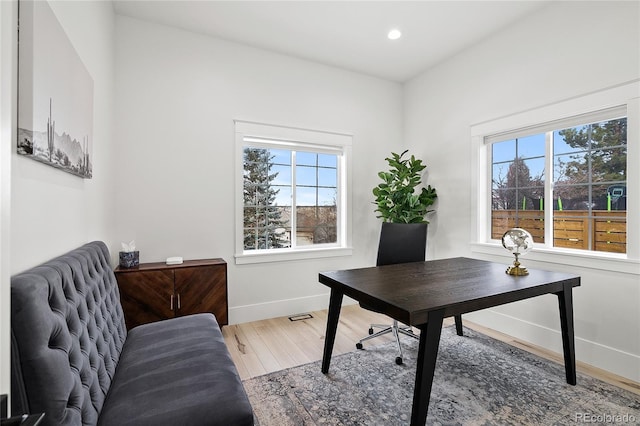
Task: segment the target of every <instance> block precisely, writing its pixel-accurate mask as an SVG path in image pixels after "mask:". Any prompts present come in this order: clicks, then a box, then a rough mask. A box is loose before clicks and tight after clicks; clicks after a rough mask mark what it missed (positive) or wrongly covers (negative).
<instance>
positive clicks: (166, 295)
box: [114, 259, 228, 329]
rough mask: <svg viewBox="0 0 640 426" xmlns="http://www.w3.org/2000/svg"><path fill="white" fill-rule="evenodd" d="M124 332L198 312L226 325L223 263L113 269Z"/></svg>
mask: <svg viewBox="0 0 640 426" xmlns="http://www.w3.org/2000/svg"><path fill="white" fill-rule="evenodd" d="M114 272H115V274H116V279H117V280H118V286H119V288H120V300H121V302H122V309H123V310H124V317H125V321H126V323H127V328H129V329H131V328H133V327H135V326H137V325H140V324H146V323H149V322H154V321H159V320H163V319H167V318H174V317H178V316H182V315H189V314H195V313H202V312H211V313H212V314H214V315H215V316H216V319H217V320H218V324H220V326H223V325H226V324H227V323H228V316H227V263H226V262H225V261H224V260H222V259H204V260H187V261H185V262H184V263H182V264H180V265H166V264H165V263H163V262H158V263H141V264H140V265H139V266H136V267H134V268H126V269H125V268H120V267H117V268H116V269H115V271H114Z"/></svg>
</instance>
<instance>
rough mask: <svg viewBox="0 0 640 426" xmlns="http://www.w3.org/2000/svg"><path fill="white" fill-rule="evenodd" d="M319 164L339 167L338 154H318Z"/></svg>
mask: <svg viewBox="0 0 640 426" xmlns="http://www.w3.org/2000/svg"><path fill="white" fill-rule="evenodd" d="M318 166H320V167H333V168H334V169H337V168H338V156H337V155H335V154H318Z"/></svg>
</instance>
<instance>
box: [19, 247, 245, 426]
mask: <svg viewBox="0 0 640 426" xmlns="http://www.w3.org/2000/svg"><path fill="white" fill-rule="evenodd" d="M109 261H110V257H109V252H108V250H107V247H106V245H105V244H104V243H102V242H92V243H88V244H86V245H84V246H82V247H80V248H78V249H76V250H73V251H71V252H69V253H67V254H65V255H63V256H60V257H58V258H56V259H53V260H51V261H49V262H47V263H45V264H43V265H40V266H37V267H35V268H32V269H30V270H28V271H26V272H24V273H21V274H19V275H16V276H14V277H12V279H11V315H12V316H11V332H12V336H11V337H12V374H11V375H12V392H11V398H12V414H13V415H17V414H19V413H27V412H30V413H39V412H44V413H46V414H45V418H44V422H45V423H44V424H46V425H96V424H97V425H101V426H111V425H113V426H116V425H117V426H123V425H136V426H142V425H154V426H162V425H252V424H253V412H252V409H251V405H250V404H249V400H248V399H247V396H246V394H245V392H244V388H243V387H242V382H241V381H240V379H239V377H238V374H237V371H236V369H235V366H234V364H233V362H232V360H231V358H230V356H229V352H228V350H227V348H226V346H225V342H224V339H223V337H222V333H221V332H220V328H219V326H218V323H217V322H216V319H215V317H214V316H213V315H211V314H197V315H191V316H185V317H179V318H175V319H170V320H166V321H160V322H156V323H152V324H145V325H141V326H138V327H135V328H133V329H132V330H130V331H129V332H128V333H127V330H126V328H125V322H124V316H123V313H122V307H121V305H120V295H119V291H118V286H117V284H116V280H115V276H114V274H113V271H112V270H111V266H110V264H109Z"/></svg>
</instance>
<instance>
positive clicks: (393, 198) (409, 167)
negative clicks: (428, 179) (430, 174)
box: [373, 150, 437, 223]
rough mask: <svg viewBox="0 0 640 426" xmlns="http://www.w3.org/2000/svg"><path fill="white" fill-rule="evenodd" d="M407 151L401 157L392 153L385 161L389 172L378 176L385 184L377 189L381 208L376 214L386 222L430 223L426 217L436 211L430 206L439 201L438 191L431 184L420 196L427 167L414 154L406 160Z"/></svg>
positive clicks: (377, 202) (375, 191)
mask: <svg viewBox="0 0 640 426" xmlns="http://www.w3.org/2000/svg"><path fill="white" fill-rule="evenodd" d="M407 152H408V150H406V151H404V152H403V153H402V154H400V155H398V154H396V153H394V152H392V153H391V157H388V158H385V160H387V163H389V170H388V171H383V172H379V173H378V176H380V179H382V183H380V184H379V185H378V186H376V187H375V188H373V195H375V197H376V200H375V204H376V205H377V206H378V207H377V208H376V209H375V211H376V212H378V213H379V215H378V216H377V217H378V218H382V221H383V222H393V223H425V222H426V223H429V221H428V220H426V219H425V216H426V215H427V213H429V212H431V211H433V210H432V209H429V207H430V206H431V205H432V204H433V203H434V202H435V199H436V198H437V194H436V190H435V188H432V187H431V185H429V186H427V187H426V188H424V187H423V188H422V189H421V190H418V192H417V193H416V190H417V187H418V185H420V183H421V178H420V172H422V171H423V170H424V169H425V168H426V167H427V166H426V165H425V164H422V160H419V159H417V158H415V156H413V155H412V156H411V157H410V158H403V157H404V155H405V154H406V153H407Z"/></svg>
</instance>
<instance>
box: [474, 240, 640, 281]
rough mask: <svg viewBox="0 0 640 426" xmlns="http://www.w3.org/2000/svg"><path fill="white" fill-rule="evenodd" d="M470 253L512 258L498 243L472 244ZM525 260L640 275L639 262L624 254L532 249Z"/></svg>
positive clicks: (543, 248)
mask: <svg viewBox="0 0 640 426" xmlns="http://www.w3.org/2000/svg"><path fill="white" fill-rule="evenodd" d="M471 251H472V252H474V253H483V254H489V255H493V256H501V257H505V258H511V259H512V258H513V255H511V254H509V253H508V252H507V251H506V250H505V249H504V247H502V245H500V244H499V243H472V244H471ZM527 259H530V260H532V261H536V262H545V263H554V264H559V265H569V266H577V267H580V268H588V269H596V270H600V271H615V272H621V273H625V274H631V275H640V261H638V260H632V259H628V258H627V255H625V254H617V253H603V252H593V251H590V252H583V251H580V252H578V251H577V250H569V249H560V248H553V249H552V248H545V247H534V248H533V250H532V251H531V252H530V253H527V255H526V257H525V258H524V262H526V260H527Z"/></svg>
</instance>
